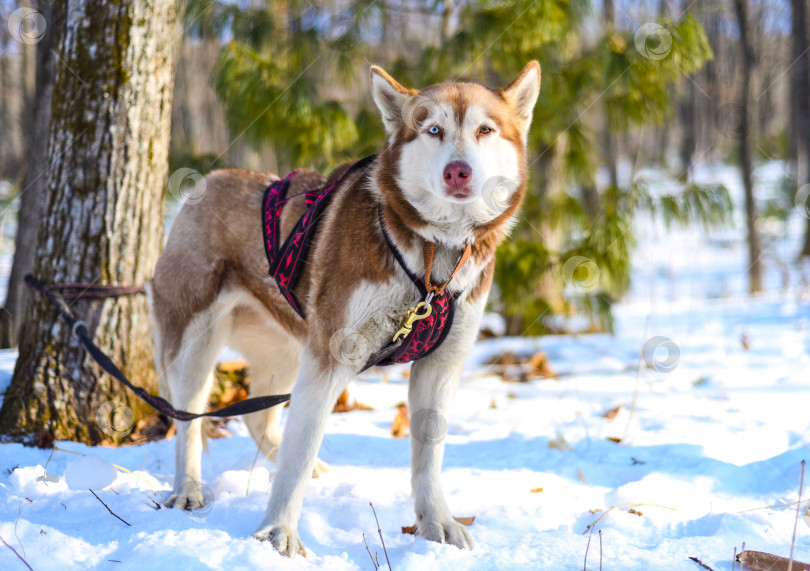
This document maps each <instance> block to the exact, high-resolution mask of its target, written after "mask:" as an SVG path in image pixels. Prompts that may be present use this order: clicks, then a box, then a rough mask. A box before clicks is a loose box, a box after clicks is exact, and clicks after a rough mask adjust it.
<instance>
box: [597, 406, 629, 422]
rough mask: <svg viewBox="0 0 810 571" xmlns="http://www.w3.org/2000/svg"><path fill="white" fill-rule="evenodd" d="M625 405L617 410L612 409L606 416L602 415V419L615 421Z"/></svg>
mask: <svg viewBox="0 0 810 571" xmlns="http://www.w3.org/2000/svg"><path fill="white" fill-rule="evenodd" d="M623 406H624V405H619V406H617V407H616V408H612V409H610V410H609V411H607V412H606V413H605V414H603V415H602V418H607V419H608V420H613V419H614V418H616V415H617V414H619V411H620V410H622V407H623Z"/></svg>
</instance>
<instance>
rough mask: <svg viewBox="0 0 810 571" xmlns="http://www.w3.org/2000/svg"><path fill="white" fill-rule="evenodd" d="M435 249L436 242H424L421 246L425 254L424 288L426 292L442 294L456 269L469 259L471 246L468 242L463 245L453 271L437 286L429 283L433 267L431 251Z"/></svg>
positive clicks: (456, 271)
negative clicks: (462, 250)
mask: <svg viewBox="0 0 810 571" xmlns="http://www.w3.org/2000/svg"><path fill="white" fill-rule="evenodd" d="M435 249H436V244H435V243H434V242H425V246H424V248H423V250H422V251H423V254H424V256H425V288H426V289H427V290H428V293H431V292H432V293H435V294H436V295H444V288H446V287H447V284H449V283H450V280H452V279H453V277H454V276H455V275H456V274H457V273H458V271H459V270H460V269H461V268H462V266H464V264H466V263H467V260H469V259H470V254H472V246H471V245H470V243H469V242H467V243H466V244H465V245H464V252H463V253H462V254H461V257H460V258H459V259H458V262H457V263H456V267H455V269H454V270H453V272H452V273H451V274H450V277H449V278H447V281H445V282H444V283H443V284H442V285H441V286H437V285H435V284H432V283H430V270H431V269H432V268H433V251H434V250H435Z"/></svg>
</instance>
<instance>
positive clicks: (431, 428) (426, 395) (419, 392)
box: [408, 355, 474, 549]
mask: <svg viewBox="0 0 810 571" xmlns="http://www.w3.org/2000/svg"><path fill="white" fill-rule="evenodd" d="M437 357H439V356H438V355H431V356H430V357H428V358H427V359H424V360H422V361H417V362H416V363H415V364H414V366H413V371H412V373H411V378H410V381H409V383H410V385H409V389H408V406H409V408H410V414H411V487H412V490H413V497H414V508H415V510H416V525H417V529H418V534H419V535H421V536H423V537H425V538H426V539H430V540H432V541H438V542H439V543H450V544H453V545H455V546H456V547H460V548H462V549H472V548H473V546H474V543H473V540H472V537H471V536H470V534H469V532H468V531H467V530H466V528H465V527H464V526H463V525H461V524H459V523H458V522H456V521H455V520H454V519H453V514H452V513H451V512H450V508H449V507H448V506H447V502H446V501H445V499H444V492H443V490H442V482H441V472H442V458H443V457H444V439H445V435H446V433H447V411H448V409H449V407H450V402H451V401H452V399H453V395H454V394H455V391H456V386H457V385H458V380H459V377H460V375H461V362H458V361H457V362H454V363H448V362H446V361H442V360H441V359H438V358H437Z"/></svg>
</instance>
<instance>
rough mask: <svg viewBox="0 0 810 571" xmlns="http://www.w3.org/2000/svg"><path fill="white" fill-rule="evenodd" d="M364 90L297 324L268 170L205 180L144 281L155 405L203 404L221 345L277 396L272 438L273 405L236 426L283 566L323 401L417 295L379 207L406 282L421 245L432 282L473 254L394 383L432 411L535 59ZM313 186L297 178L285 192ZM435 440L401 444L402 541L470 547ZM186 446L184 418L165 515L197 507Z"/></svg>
mask: <svg viewBox="0 0 810 571" xmlns="http://www.w3.org/2000/svg"><path fill="white" fill-rule="evenodd" d="M371 85H372V94H373V97H374V101H375V102H376V104H377V106H378V107H379V109H380V111H381V114H382V118H383V123H384V125H385V130H386V133H387V140H386V143H385V145H384V147H383V148H382V150H381V152H380V153H379V154H378V155H377V158H376V159H375V161H374V162H373V163H372V165H371V167H370V168H369V169H367V170H366V171H364V172H356V171H355V172H352V173H350V174H349V176H348V177H347V178H346V179H344V181H343V182H342V183H341V185H340V187H339V188H338V189H337V190H336V191H335V195H334V197H333V199H332V202H331V204H330V206H329V208H328V209H327V210H326V213H325V214H324V215H323V217H322V218H321V220H320V222H319V227H318V232H317V234H316V237H315V242H314V244H313V245H312V247H311V250H310V258H309V261H308V264H307V265H306V269H305V271H304V273H303V275H302V277H301V280H300V282H299V284H298V286H297V289H296V295H297V297H298V298H299V299H300V300H302V303H303V304H304V306H305V312H306V315H307V319H306V321H304V320H302V319H301V318H299V317H298V315H297V314H295V313H294V311H293V310H292V308H291V307H290V306H289V305H288V304H287V302H286V301H285V299H284V297H283V296H282V295H281V293H280V292H279V290H278V288H277V287H276V284H275V282H274V281H273V280H272V278H270V277H268V274H267V260H266V258H265V253H264V246H263V239H262V234H261V223H260V218H261V215H260V213H261V201H262V196H263V190H264V189H265V187H266V186H267V185H268V184H269V183H270V182H271V181H273V180H276V179H277V177H276V175H273V174H270V173H260V172H249V171H241V170H222V171H216V172H213V173H211V174H210V175H208V177H207V178H206V179H205V184H206V192H205V194H204V196H203V198H202V199H201V200H198V201H195V202H194V203H193V204H192V203H187V204H185V205H184V206H183V208H182V209H181V211H180V214H179V215H178V216H177V219H176V220H175V222H174V225H173V227H172V230H171V233H170V235H169V239H168V243H167V245H166V249H165V251H164V252H163V254H162V255H161V257H160V259H159V261H158V264H157V267H156V268H155V274H154V278H153V279H152V280H151V283H150V284H149V286H148V293H149V299H150V307H151V310H152V315H153V319H154V325H155V348H156V353H155V362H156V365H157V368H158V371H159V373H160V377H161V383H160V389H161V394H162V395H163V396H164V397H166V398H168V399H169V400H170V401H171V403H172V404H173V405H174V406H175V407H177V408H179V409H184V410H189V411H197V412H202V411H203V410H205V408H206V402H207V398H208V395H209V392H210V389H211V382H212V377H211V373H212V369H213V367H214V364H215V360H216V358H217V355H218V353H219V352H220V349H221V348H222V347H223V345H228V346H230V347H232V348H234V349H235V350H237V351H239V352H241V353H242V354H243V355H244V356H245V357H246V358H247V359H248V361H249V363H250V366H251V372H252V377H251V386H250V391H251V393H252V394H253V395H254V396H256V395H266V394H280V393H287V392H292V398H291V403H290V409H289V417H288V420H287V424H286V429H285V433H284V440H283V444H282V439H281V434H280V432H279V426H278V425H279V417H280V408H281V407H280V406H277V407H274V408H272V409H270V410H269V411H266V412H259V413H255V414H251V415H247V416H246V417H245V423H246V424H247V426H248V429H249V430H250V433H251V435H252V436H253V438H254V440H255V441H256V443H257V445H258V446H259V447H260V449H261V452H262V454H263V455H264V456H265V457H268V458H270V459H271V460H273V462H275V463H276V464H277V466H278V470H277V472H276V475H275V478H274V480H273V484H272V495H271V498H270V502H269V505H268V507H267V513H266V515H265V517H264V520H263V521H262V522H261V524H260V526H259V528H258V530H257V531H256V532H255V536H256V537H258V538H259V539H263V540H269V541H271V542H272V544H273V545H274V546H275V548H276V549H277V550H278V551H279V552H281V553H282V554H284V555H294V554H296V553H301V554H305V550H304V546H303V544H302V543H301V540H300V539H299V537H298V532H297V524H298V519H299V517H300V514H301V505H302V501H303V494H304V489H305V486H306V479H307V478H308V477H309V476H310V475H313V474H314V475H318V474H319V473H320V472H321V471H322V470H323V468H324V466H323V464H321V463H320V461H319V460H318V458H317V452H318V448H319V447H320V444H321V440H322V438H323V433H324V428H325V425H326V422H327V419H328V417H329V413H330V411H331V410H332V407H333V405H334V403H335V401H336V399H337V397H338V395H339V394H340V393H341V391H342V390H343V389H344V388H345V386H346V384H347V383H348V382H349V381H350V380H351V379H352V377H353V376H355V375H356V374H357V371H358V370H359V369H360V368H361V367H362V365H363V364H364V363H365V362H366V360H367V359H368V358H369V356H370V355H371V354H372V353H374V352H376V351H377V350H379V349H381V348H382V347H383V346H385V345H386V344H387V343H388V342H389V341H390V339H391V337H392V335H393V333H394V332H396V330H397V329H398V328H399V327H400V324H401V322H402V319H403V317H404V315H405V313H406V311H407V310H408V309H409V308H411V307H413V306H414V304H415V303H416V302H417V301H418V297H419V295H418V292H417V290H416V288H415V287H414V285H413V283H412V282H411V281H410V280H409V279H408V277H407V276H406V274H405V273H404V272H403V270H402V269H401V268H400V267H399V265H398V264H397V263H396V261H395V260H394V257H393V256H392V254H391V251H390V250H389V248H388V246H387V245H386V243H385V241H384V239H383V236H382V232H381V228H380V224H379V220H378V214H377V212H378V211H377V206H378V204H382V208H383V218H384V222H385V225H386V227H387V229H388V231H389V233H390V234H391V237H392V239H393V241H394V242H395V244H396V245H397V247H398V248H399V250H400V251H401V252H402V253H403V255H404V258H405V260H406V261H407V264H408V266H409V267H410V268H411V270H412V271H414V272H415V273H417V274H420V275H421V273H422V267H423V254H422V247H423V244H424V242H425V241H426V240H427V241H432V242H435V243H436V254H435V261H434V265H433V272H432V276H433V280H432V281H433V282H434V283H443V282H444V280H446V279H447V277H448V276H449V275H450V273H451V271H452V270H453V267H454V266H455V264H456V262H457V260H458V259H459V256H460V254H461V252H462V248H463V246H464V244H465V243H466V242H470V243H472V256H471V258H470V261H469V262H468V263H467V264H466V265H465V266H464V267H463V268H462V269H461V270H460V271H459V273H458V274H457V275H456V276H455V277H454V278H453V281H452V283H451V286H450V288H451V289H452V290H453V291H456V292H461V294H460V297H459V298H458V301H457V305H456V314H455V321H454V323H453V326H452V328H451V331H450V333H449V335H448V336H447V338H446V340H445V341H444V343H443V344H442V345H441V346H440V347H439V348H438V349H437V350H436V351H435V352H433V353H432V354H431V355H429V356H428V357H426V358H423V359H421V360H419V361H417V362H416V363H414V365H413V369H412V371H411V375H410V378H409V391H408V399H409V408H410V411H411V413H412V417H413V418H414V419H416V418H417V417H420V418H425V417H429V416H431V415H436V414H438V415H442V417H444V416H446V414H447V410H448V406H449V404H450V401H451V399H452V397H453V394H454V392H455V389H456V386H457V384H458V381H459V377H460V373H461V367H462V363H463V362H464V359H465V356H466V355H467V352H468V350H469V349H470V347H471V346H472V344H473V342H474V341H475V338H476V335H477V332H478V325H479V320H480V318H481V315H482V313H483V310H484V304H485V302H486V299H487V295H488V293H489V289H490V286H491V284H492V273H493V268H494V256H495V248H496V246H497V245H498V243H500V242H501V240H502V239H503V238H504V237H505V235H506V234H507V232H508V230H509V227H510V224H511V222H512V221H513V219H514V216H515V214H516V212H517V210H518V208H519V206H520V203H521V201H522V199H523V194H524V190H525V186H526V177H527V168H526V139H527V132H528V129H529V124H530V122H531V117H532V109H533V107H534V104H535V102H536V100H537V96H538V92H539V89H540V66H539V65H538V64H537V62H531V63H529V64H528V65H527V66H526V67H525V68H524V69H523V71H522V72H521V73H520V75H519V76H518V77H517V78H516V79H515V80H514V81H513V82H512V83H511V84H510V85H509V86H508V87H506V88H504V89H500V90H490V89H488V88H485V87H483V86H481V85H477V84H472V83H447V84H440V85H434V86H431V87H428V88H426V89H423V90H422V91H416V90H412V89H406V88H404V87H402V86H401V85H400V84H399V83H397V82H396V81H395V80H394V79H393V78H391V77H390V76H389V75H388V74H387V73H385V72H384V71H383V70H382V69H380V68H377V67H373V68H372V69H371ZM347 168H348V166H347V165H346V166H343V167H341V168H339V169H337V170H336V171H335V172H334V173H332V175H331V176H330V179H332V180H334V179H336V178H337V177H338V176H339V175H340V174H342V173H344V172H346V170H347ZM325 180H326V179H324V177H322V176H321V175H319V174H317V173H312V172H308V171H304V172H302V173H300V174H299V175H298V176H296V177H295V178H294V179H293V183H292V187H291V188H290V190H289V196H292V195H295V194H297V193H299V192H302V191H304V190H307V189H310V188H316V187H319V186H321V185H322V184H323V183H324V182H325ZM504 181H507V183H504ZM509 181H511V183H509ZM498 183H502V184H500V185H498ZM304 208H305V205H304V203H303V197H299V198H294V199H292V200H290V201H289V202H288V203H287V205H286V206H285V209H284V213H283V215H282V231H281V234H282V239H283V238H284V237H286V235H287V233H289V232H290V230H291V229H292V227H293V225H294V224H295V222H296V221H297V220H298V218H299V217H300V216H301V214H302V212H303V211H304ZM420 411H424V412H423V414H421V415H417V414H416V413H418V412H420ZM434 420H435V419H434ZM434 425H435V423H434V424H431V426H434ZM419 430H430V427H418V426H416V427H414V426H412V433H413V432H416V431H419ZM438 436H439V437H438V438H424V437H422V438H412V439H411V448H412V460H411V468H412V477H411V479H412V492H413V496H414V503H415V511H416V517H417V529H418V534H419V535H422V536H424V537H426V538H428V539H431V540H434V541H438V542H442V543H445V542H446V543H451V544H453V545H456V546H458V547H461V548H468V549H471V548H472V547H473V541H472V538H471V537H470V534H469V532H468V531H467V530H466V529H465V528H464V527H463V526H462V525H460V524H458V523H456V522H455V521H454V519H453V517H452V515H451V511H450V508H449V507H448V505H447V503H446V501H445V498H444V494H443V492H442V485H441V478H440V473H441V464H442V456H443V453H444V443H443V441H442V439H441V435H438ZM201 451H202V440H201V423H200V421H199V420H195V421H191V422H178V423H177V441H176V468H175V470H176V472H175V483H174V490H173V494H172V495H171V496H170V497H169V498H168V500H167V501H166V504H167V505H168V506H175V507H181V508H184V509H196V508H199V507H201V506H202V505H203V502H204V500H203V497H202V493H201V489H200V480H201V474H200V470H201V468H200V463H201V458H200V457H201Z"/></svg>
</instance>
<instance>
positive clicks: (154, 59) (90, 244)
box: [0, 0, 180, 444]
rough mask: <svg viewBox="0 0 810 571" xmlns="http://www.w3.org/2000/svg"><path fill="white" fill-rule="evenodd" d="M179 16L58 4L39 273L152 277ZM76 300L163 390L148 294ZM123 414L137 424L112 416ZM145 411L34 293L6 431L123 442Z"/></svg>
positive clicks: (129, 364)
mask: <svg viewBox="0 0 810 571" xmlns="http://www.w3.org/2000/svg"><path fill="white" fill-rule="evenodd" d="M178 17H179V14H178V8H177V5H176V3H175V1H174V0H70V1H69V2H64V3H57V5H56V15H55V24H54V27H55V28H56V29H57V30H58V56H59V62H60V64H59V65H58V66H57V68H56V75H55V78H54V86H53V104H52V107H51V111H52V113H51V121H50V135H49V147H48V148H49V151H48V171H47V175H46V177H47V193H46V196H45V197H44V198H45V202H44V203H43V206H44V208H43V217H42V220H41V223H40V229H39V236H38V240H37V259H36V262H35V266H34V273H35V275H36V276H37V277H38V278H39V279H40V280H41V281H43V282H45V283H57V282H87V283H100V284H115V285H118V284H121V285H129V284H140V283H144V281H145V280H146V279H147V278H148V277H150V276H151V273H152V270H153V268H154V265H155V262H156V261H157V257H158V254H159V252H160V248H161V246H162V237H163V224H164V209H163V200H162V194H163V189H164V187H165V186H166V179H167V168H168V163H167V156H168V149H169V121H170V114H171V104H172V87H173V80H174V67H175V59H176V51H177V50H176V48H177V44H178V43H179V39H180V29H179V27H178V25H177V24H178ZM77 102H80V103H81V104H79V105H77ZM74 305H75V307H74V309H75V311H76V313H77V314H78V315H80V316H82V318H83V319H84V320H85V321H86V323H87V327H88V331H89V332H90V335H91V336H92V337H93V338H94V340H95V342H96V343H97V344H98V346H99V347H100V348H101V349H102V350H103V351H104V352H106V353H107V354H108V355H110V357H111V358H112V359H113V360H114V361H115V362H116V363H118V364H119V365H120V367H121V370H122V371H123V372H124V374H126V375H128V376H129V378H131V379H132V381H133V382H134V383H136V384H138V385H140V386H142V387H145V388H147V389H156V381H157V377H156V374H155V371H154V369H153V366H152V347H151V327H150V324H149V318H148V315H147V308H146V300H145V298H144V297H143V296H130V297H119V298H115V299H107V300H103V301H90V300H78V301H76V302H75V304H74ZM123 405H126V406H127V407H128V408H125V407H124V406H123ZM119 409H123V410H126V411H127V412H129V411H133V412H134V418H132V419H122V418H118V417H117V416H116V415H115V412H116V411H117V410H119ZM147 409H148V407H146V405H142V404H140V401H138V400H137V398H136V397H135V396H134V395H133V394H132V393H128V392H127V391H126V389H124V388H123V387H122V386H120V385H119V384H118V383H117V381H115V380H114V379H112V378H110V377H109V376H107V375H101V374H100V369H99V368H98V366H97V365H96V364H95V363H94V362H93V360H92V359H91V358H90V357H89V356H88V354H87V353H86V352H85V350H84V349H83V348H82V347H80V346H79V345H78V342H77V341H76V339H75V338H74V337H73V334H72V332H71V331H70V330H69V329H67V328H66V327H64V325H63V324H62V322H61V321H59V318H58V316H57V313H56V311H55V309H54V307H53V306H52V305H50V303H49V302H47V301H43V300H42V299H40V298H33V297H32V300H31V302H30V303H29V305H28V309H27V312H26V319H25V322H24V326H23V330H22V334H21V342H20V355H19V359H18V360H17V365H16V368H15V371H14V377H13V379H12V381H11V386H10V387H9V389H8V391H7V392H6V395H5V399H4V401H3V407H2V409H1V410H0V432H2V433H3V434H7V435H12V436H14V437H18V438H30V437H34V438H36V437H37V436H38V437H39V439H40V443H43V444H44V443H47V442H48V441H50V440H51V439H54V438H56V439H70V440H77V441H82V442H86V443H98V442H101V441H103V440H117V439H119V438H120V437H125V436H126V435H127V434H128V433H129V430H128V429H129V426H128V425H127V426H122V425H121V424H120V422H121V421H122V420H131V421H133V422H134V421H137V420H138V417H139V416H140V414H141V411H144V412H146V410H147ZM148 410H149V411H151V409H148ZM99 415H101V417H99ZM95 420H98V422H94V421H95Z"/></svg>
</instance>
